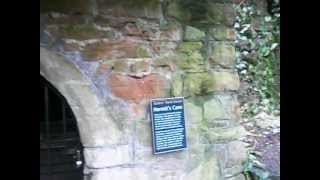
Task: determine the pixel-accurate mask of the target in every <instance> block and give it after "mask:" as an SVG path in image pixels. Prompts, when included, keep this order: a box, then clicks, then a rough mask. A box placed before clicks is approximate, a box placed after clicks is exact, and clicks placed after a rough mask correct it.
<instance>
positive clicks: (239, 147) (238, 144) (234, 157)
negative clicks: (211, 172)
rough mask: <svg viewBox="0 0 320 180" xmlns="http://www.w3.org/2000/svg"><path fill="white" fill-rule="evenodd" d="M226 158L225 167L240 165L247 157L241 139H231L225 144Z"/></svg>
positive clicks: (244, 145)
mask: <svg viewBox="0 0 320 180" xmlns="http://www.w3.org/2000/svg"><path fill="white" fill-rule="evenodd" d="M227 147H228V148H227V149H228V160H227V163H226V167H232V166H236V165H239V164H240V165H241V164H243V163H244V161H245V160H246V158H247V150H246V143H244V142H242V141H232V142H230V143H228V145H227Z"/></svg>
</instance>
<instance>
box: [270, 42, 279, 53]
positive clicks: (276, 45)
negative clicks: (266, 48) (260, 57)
mask: <svg viewBox="0 0 320 180" xmlns="http://www.w3.org/2000/svg"><path fill="white" fill-rule="evenodd" d="M278 45H279V44H278V43H272V45H271V48H270V50H271V51H272V50H274V49H275V48H276V47H278Z"/></svg>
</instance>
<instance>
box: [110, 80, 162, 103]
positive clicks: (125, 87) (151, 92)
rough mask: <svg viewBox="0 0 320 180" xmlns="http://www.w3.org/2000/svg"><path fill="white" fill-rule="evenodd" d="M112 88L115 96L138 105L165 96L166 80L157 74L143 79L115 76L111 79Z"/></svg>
mask: <svg viewBox="0 0 320 180" xmlns="http://www.w3.org/2000/svg"><path fill="white" fill-rule="evenodd" d="M110 86H111V90H112V93H113V94H114V95H115V96H117V97H120V98H122V99H124V100H130V101H133V102H136V103H137V102H140V101H141V100H144V99H150V98H158V97H163V96H164V95H165V80H164V79H163V78H162V77H161V76H159V75H156V74H150V75H148V76H145V77H143V78H133V77H130V76H125V75H120V74H113V75H112V76H111V78H110Z"/></svg>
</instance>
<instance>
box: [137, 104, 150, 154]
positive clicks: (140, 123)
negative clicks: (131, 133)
mask: <svg viewBox="0 0 320 180" xmlns="http://www.w3.org/2000/svg"><path fill="white" fill-rule="evenodd" d="M145 109H146V110H147V108H145ZM142 129H143V130H142ZM136 133H137V134H136V138H137V142H138V143H139V145H140V146H145V147H148V148H150V149H151V147H152V137H151V136H152V131H151V121H148V120H146V119H141V120H137V121H136Z"/></svg>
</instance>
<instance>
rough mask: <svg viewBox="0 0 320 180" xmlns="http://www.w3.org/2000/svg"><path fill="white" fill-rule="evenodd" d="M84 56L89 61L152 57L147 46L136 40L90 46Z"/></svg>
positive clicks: (129, 39)
mask: <svg viewBox="0 0 320 180" xmlns="http://www.w3.org/2000/svg"><path fill="white" fill-rule="evenodd" d="M84 55H85V57H86V58H87V59H88V60H108V59H109V60H110V59H123V58H148V57H151V53H150V52H149V50H148V49H147V47H146V45H145V44H144V43H143V42H141V41H139V40H137V39H135V38H127V39H124V40H119V41H109V42H99V43H94V44H89V45H87V46H86V47H85V50H84Z"/></svg>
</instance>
